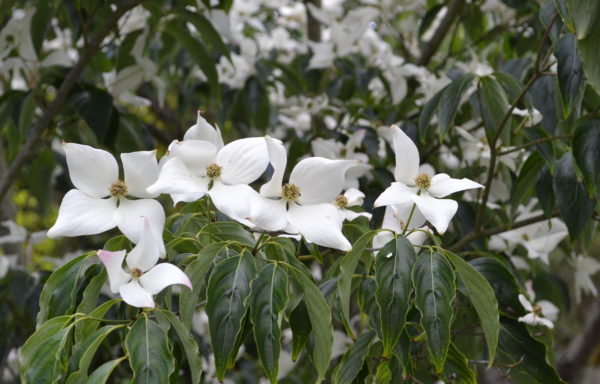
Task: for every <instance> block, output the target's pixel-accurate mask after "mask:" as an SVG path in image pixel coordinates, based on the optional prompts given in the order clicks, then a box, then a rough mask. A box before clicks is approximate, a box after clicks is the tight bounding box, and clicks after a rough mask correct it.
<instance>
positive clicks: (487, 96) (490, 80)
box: [479, 76, 511, 145]
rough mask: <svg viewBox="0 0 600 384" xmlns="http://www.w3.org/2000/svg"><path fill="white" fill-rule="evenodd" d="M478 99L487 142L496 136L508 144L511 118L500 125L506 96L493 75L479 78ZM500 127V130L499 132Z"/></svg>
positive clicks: (506, 99) (506, 103) (505, 108)
mask: <svg viewBox="0 0 600 384" xmlns="http://www.w3.org/2000/svg"><path fill="white" fill-rule="evenodd" d="M479 101H480V103H481V110H482V111H483V116H482V118H483V123H484V126H485V134H486V136H487V139H488V142H490V143H493V142H494V139H495V137H496V136H498V137H500V138H501V139H502V142H503V144H504V145H508V144H509V138H510V126H511V119H510V118H509V119H508V120H507V121H506V124H505V126H504V127H500V124H501V123H502V120H503V119H504V115H505V114H506V113H507V112H508V108H509V104H508V98H507V96H506V92H505V91H504V88H502V85H501V84H500V83H499V82H498V81H497V80H496V79H495V78H494V77H493V76H485V77H482V78H481V79H480V80H479ZM500 128H502V132H501V133H500V134H499V133H498V131H499V129H500Z"/></svg>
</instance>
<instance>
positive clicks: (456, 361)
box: [444, 343, 493, 384]
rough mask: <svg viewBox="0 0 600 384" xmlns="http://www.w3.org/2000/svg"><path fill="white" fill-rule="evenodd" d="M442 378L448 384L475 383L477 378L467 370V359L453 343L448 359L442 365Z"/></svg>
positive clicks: (471, 371)
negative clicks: (448, 383) (443, 377)
mask: <svg viewBox="0 0 600 384" xmlns="http://www.w3.org/2000/svg"><path fill="white" fill-rule="evenodd" d="M490 360H493V359H490ZM490 365H491V361H490ZM444 376H445V377H446V379H447V380H448V382H450V383H456V384H476V383H477V376H476V375H475V372H474V371H473V370H472V369H470V368H469V362H468V361H467V358H466V357H465V356H464V355H463V354H462V353H460V351H459V350H458V349H457V348H456V346H455V345H454V343H450V348H449V349H448V357H447V359H446V364H444Z"/></svg>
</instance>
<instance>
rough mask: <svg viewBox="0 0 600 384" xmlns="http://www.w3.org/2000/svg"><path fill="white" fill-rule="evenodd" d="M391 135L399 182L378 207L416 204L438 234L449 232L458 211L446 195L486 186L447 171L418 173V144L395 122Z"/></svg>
mask: <svg viewBox="0 0 600 384" xmlns="http://www.w3.org/2000/svg"><path fill="white" fill-rule="evenodd" d="M392 135H393V149H394V152H395V154H396V168H395V171H394V177H395V179H396V182H393V183H392V184H391V185H390V186H389V187H388V188H387V189H386V190H385V191H383V193H382V194H381V195H380V196H379V197H378V198H377V200H376V201H375V207H381V206H384V205H401V204H405V203H409V204H411V205H412V204H415V205H416V209H418V210H419V212H420V213H421V214H422V215H423V216H424V217H425V219H427V221H429V222H430V223H431V224H432V225H433V226H434V227H435V229H436V230H437V231H438V232H439V233H444V232H446V229H448V225H449V224H450V221H451V220H452V218H453V217H454V215H455V214H456V210H457V209H458V203H457V202H456V201H454V200H450V199H443V197H446V196H448V195H451V194H453V193H455V192H459V191H464V190H467V189H473V188H482V187H483V186H482V185H481V184H479V183H476V182H474V181H471V180H469V179H453V178H451V177H450V176H448V175H447V174H445V173H440V174H437V175H435V176H433V177H431V176H429V175H428V174H421V175H419V162H420V160H419V151H418V150H417V146H416V145H415V143H413V141H412V140H411V139H410V138H409V137H408V136H407V135H406V134H405V133H404V132H402V130H401V129H400V128H398V127H397V126H395V125H392Z"/></svg>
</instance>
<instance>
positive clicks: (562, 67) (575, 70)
mask: <svg viewBox="0 0 600 384" xmlns="http://www.w3.org/2000/svg"><path fill="white" fill-rule="evenodd" d="M576 43H577V40H576V38H575V35H574V34H572V33H566V34H565V35H563V37H561V38H560V40H558V42H557V43H556V50H555V52H554V54H555V55H556V59H557V65H558V67H557V76H558V89H559V91H560V96H561V98H562V104H563V119H565V120H566V119H568V118H569V116H570V115H571V112H573V110H574V109H575V107H576V106H578V105H580V104H581V100H582V98H583V92H584V91H585V79H584V76H583V63H582V62H581V59H580V58H579V54H578V53H577V44H576Z"/></svg>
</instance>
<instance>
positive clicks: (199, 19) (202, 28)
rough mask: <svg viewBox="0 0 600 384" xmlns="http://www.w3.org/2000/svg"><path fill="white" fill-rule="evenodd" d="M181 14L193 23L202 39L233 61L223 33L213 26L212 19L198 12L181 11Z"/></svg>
mask: <svg viewBox="0 0 600 384" xmlns="http://www.w3.org/2000/svg"><path fill="white" fill-rule="evenodd" d="M179 15H180V16H181V17H182V18H183V19H185V20H187V21H189V22H190V23H192V24H193V25H194V27H196V29H197V30H198V32H199V33H200V36H202V38H203V39H202V40H203V41H204V42H205V43H206V44H209V45H211V46H213V47H214V48H215V49H216V50H217V51H219V53H220V54H222V55H224V56H225V57H227V58H228V59H229V61H231V55H230V52H229V47H227V45H226V44H225V43H224V42H223V39H221V34H220V33H219V32H218V31H217V30H216V29H215V27H213V25H212V23H211V21H210V20H208V19H207V18H206V17H204V16H203V15H202V14H201V13H198V12H190V11H187V10H185V11H182V12H179Z"/></svg>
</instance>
